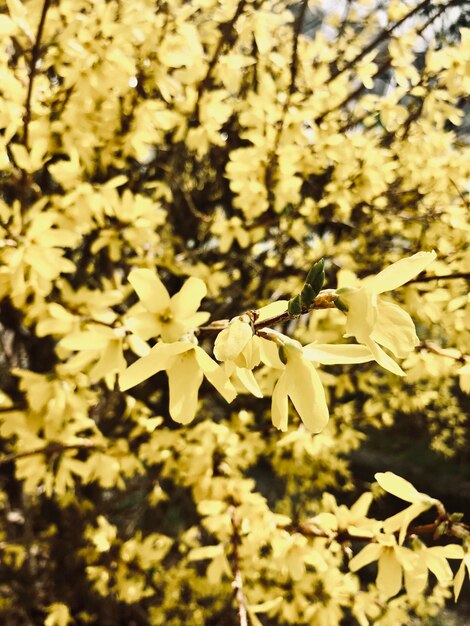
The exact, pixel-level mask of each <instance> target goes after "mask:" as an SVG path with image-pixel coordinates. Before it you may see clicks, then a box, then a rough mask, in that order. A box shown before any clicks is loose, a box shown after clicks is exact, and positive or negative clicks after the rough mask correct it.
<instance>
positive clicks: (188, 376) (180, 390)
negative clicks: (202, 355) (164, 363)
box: [167, 350, 203, 424]
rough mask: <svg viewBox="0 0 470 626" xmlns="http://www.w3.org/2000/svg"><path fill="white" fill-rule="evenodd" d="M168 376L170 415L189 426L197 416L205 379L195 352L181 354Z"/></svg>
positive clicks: (176, 420) (175, 360)
mask: <svg viewBox="0 0 470 626" xmlns="http://www.w3.org/2000/svg"><path fill="white" fill-rule="evenodd" d="M167 374H168V384H169V389H170V415H171V417H172V418H173V419H174V420H175V422H178V423H179V424H189V422H191V421H192V420H193V419H194V417H195V415H196V411H197V404H198V392H199V387H200V386H201V383H202V379H203V374H202V370H201V368H200V367H199V364H198V362H197V360H196V356H195V353H194V350H188V351H187V352H185V353H183V354H179V355H178V356H177V357H176V358H175V359H174V361H173V363H172V365H171V367H170V368H169V369H168V371H167Z"/></svg>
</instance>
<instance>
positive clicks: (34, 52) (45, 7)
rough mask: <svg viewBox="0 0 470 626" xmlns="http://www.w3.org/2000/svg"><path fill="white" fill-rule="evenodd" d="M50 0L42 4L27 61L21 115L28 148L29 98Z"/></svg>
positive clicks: (31, 92)
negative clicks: (25, 92)
mask: <svg viewBox="0 0 470 626" xmlns="http://www.w3.org/2000/svg"><path fill="white" fill-rule="evenodd" d="M51 1H52V0H44V4H43V5H42V11H41V17H40V19H39V24H38V29H37V31H36V39H35V41H34V45H33V49H32V50H31V61H30V63H29V81H28V91H27V94H26V102H25V114H24V117H23V145H24V147H25V148H26V149H28V133H29V124H30V122H31V100H32V95H33V85H34V79H35V78H36V72H37V65H38V61H39V55H40V51H41V39H42V35H43V32H44V24H45V23H46V15H47V12H48V10H49V8H50V6H51Z"/></svg>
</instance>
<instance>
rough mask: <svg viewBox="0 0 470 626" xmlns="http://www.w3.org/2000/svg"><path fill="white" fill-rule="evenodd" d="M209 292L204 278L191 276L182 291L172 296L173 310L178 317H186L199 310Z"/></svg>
mask: <svg viewBox="0 0 470 626" xmlns="http://www.w3.org/2000/svg"><path fill="white" fill-rule="evenodd" d="M206 293H207V288H206V285H205V283H204V281H203V280H201V279H200V278H194V276H191V277H190V278H188V280H187V281H186V282H185V283H184V285H183V286H182V287H181V289H180V291H179V292H178V293H177V294H175V295H174V296H173V297H172V298H171V306H170V308H171V311H172V313H173V315H174V316H175V317H176V318H179V319H185V318H186V317H189V316H190V315H193V314H194V312H195V311H197V310H198V308H199V305H200V304H201V300H202V299H203V298H204V296H205V295H206Z"/></svg>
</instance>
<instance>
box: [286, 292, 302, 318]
mask: <svg viewBox="0 0 470 626" xmlns="http://www.w3.org/2000/svg"><path fill="white" fill-rule="evenodd" d="M287 311H288V313H289V315H293V316H296V315H300V314H301V313H302V299H301V297H300V295H298V296H295V297H294V298H291V299H290V300H289V304H288V305H287Z"/></svg>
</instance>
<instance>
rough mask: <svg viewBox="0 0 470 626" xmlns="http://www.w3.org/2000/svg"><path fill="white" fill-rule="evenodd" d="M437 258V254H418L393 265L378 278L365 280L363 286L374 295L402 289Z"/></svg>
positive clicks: (373, 277)
mask: <svg viewBox="0 0 470 626" xmlns="http://www.w3.org/2000/svg"><path fill="white" fill-rule="evenodd" d="M435 258H436V253H435V252H434V251H432V252H418V253H417V254H413V256H410V257H408V258H407V259H400V260H399V261H397V262H396V263H392V265H389V266H388V267H386V268H385V269H384V270H382V271H381V272H379V273H378V274H377V275H376V276H371V277H368V278H365V279H364V280H363V281H362V284H363V285H364V286H365V287H366V289H367V290H368V291H370V292H372V293H376V294H379V293H383V292H384V291H392V289H396V288H397V287H401V285H404V284H405V283H407V282H408V281H409V280H411V279H412V278H415V276H417V275H418V274H419V273H420V272H422V271H423V270H425V269H426V268H427V267H428V265H430V264H431V263H432V262H433V261H434V259H435Z"/></svg>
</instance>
